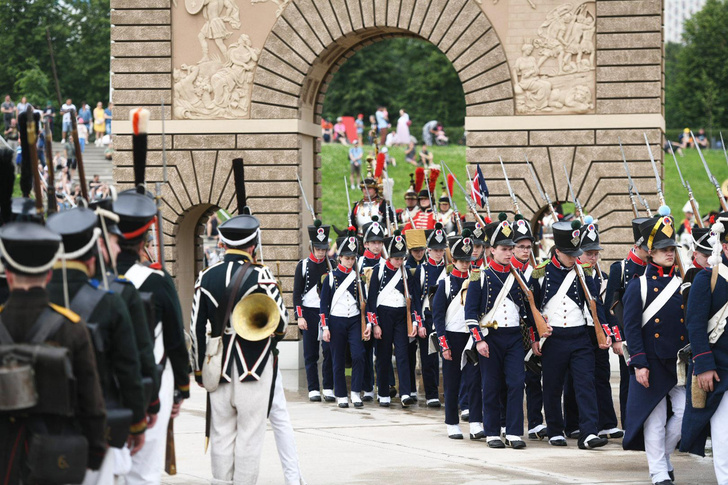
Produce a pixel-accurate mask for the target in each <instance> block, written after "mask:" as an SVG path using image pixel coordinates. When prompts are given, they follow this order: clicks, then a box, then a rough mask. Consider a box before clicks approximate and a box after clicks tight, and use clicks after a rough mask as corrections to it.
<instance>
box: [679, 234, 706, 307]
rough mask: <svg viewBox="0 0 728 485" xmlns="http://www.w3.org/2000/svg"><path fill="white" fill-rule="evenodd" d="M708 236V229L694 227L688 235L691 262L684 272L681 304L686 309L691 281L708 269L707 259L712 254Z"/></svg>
mask: <svg viewBox="0 0 728 485" xmlns="http://www.w3.org/2000/svg"><path fill="white" fill-rule="evenodd" d="M710 236H711V230H710V227H694V228H693V232H692V233H691V234H690V237H691V238H692V246H693V260H692V264H691V265H690V268H688V270H687V271H686V272H685V277H684V278H683V284H682V295H683V302H684V303H685V306H686V307H687V305H688V297H689V295H690V287H691V286H692V284H693V280H694V279H695V277H696V276H697V275H698V273H700V272H701V271H702V270H704V269H705V268H708V267H709V264H708V258H709V257H710V255H711V253H712V252H713V248H712V246H711V245H710Z"/></svg>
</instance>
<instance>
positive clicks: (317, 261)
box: [308, 253, 326, 263]
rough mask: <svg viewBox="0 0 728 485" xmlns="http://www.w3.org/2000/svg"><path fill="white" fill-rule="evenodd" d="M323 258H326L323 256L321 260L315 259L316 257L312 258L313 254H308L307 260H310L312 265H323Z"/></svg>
mask: <svg viewBox="0 0 728 485" xmlns="http://www.w3.org/2000/svg"><path fill="white" fill-rule="evenodd" d="M325 257H326V256H324V257H323V258H321V259H316V256H314V255H313V253H311V254H309V255H308V259H310V260H311V261H313V262H314V263H323V262H324V258H325Z"/></svg>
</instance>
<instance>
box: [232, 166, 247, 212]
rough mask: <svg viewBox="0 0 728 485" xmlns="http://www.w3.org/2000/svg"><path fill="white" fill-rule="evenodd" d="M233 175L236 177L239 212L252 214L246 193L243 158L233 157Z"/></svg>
mask: <svg viewBox="0 0 728 485" xmlns="http://www.w3.org/2000/svg"><path fill="white" fill-rule="evenodd" d="M233 177H234V178H235V197H236V199H237V201H238V214H250V208H249V207H247V205H246V201H247V200H248V198H247V197H246V195H245V169H244V168H243V159H242V158H234V159H233Z"/></svg>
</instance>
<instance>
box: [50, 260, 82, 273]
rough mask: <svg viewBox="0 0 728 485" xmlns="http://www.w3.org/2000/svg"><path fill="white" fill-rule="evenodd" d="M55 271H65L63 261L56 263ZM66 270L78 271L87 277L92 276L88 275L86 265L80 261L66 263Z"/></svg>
mask: <svg viewBox="0 0 728 485" xmlns="http://www.w3.org/2000/svg"><path fill="white" fill-rule="evenodd" d="M53 269H63V261H56V264H54V265H53ZM66 269H76V270H78V271H83V273H84V274H85V275H86V276H90V275H89V274H88V267H87V266H86V264H85V263H82V262H80V261H66Z"/></svg>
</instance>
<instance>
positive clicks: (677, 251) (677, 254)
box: [644, 133, 697, 278]
mask: <svg viewBox="0 0 728 485" xmlns="http://www.w3.org/2000/svg"><path fill="white" fill-rule="evenodd" d="M691 135H692V133H691ZM644 136H645V143H646V144H647V152H648V153H649V155H650V163H651V164H652V171H653V172H654V174H655V186H656V189H657V197H658V199H659V200H660V205H661V206H667V204H665V195H664V194H663V193H662V179H661V178H660V172H659V170H658V169H657V162H655V157H654V155H653V154H652V147H650V142H649V141H648V140H647V133H644ZM696 146H697V145H696ZM675 262H676V263H677V269H678V271H680V276H681V277H682V278H685V266H683V262H682V257H681V256H680V248H679V247H678V248H675Z"/></svg>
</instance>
